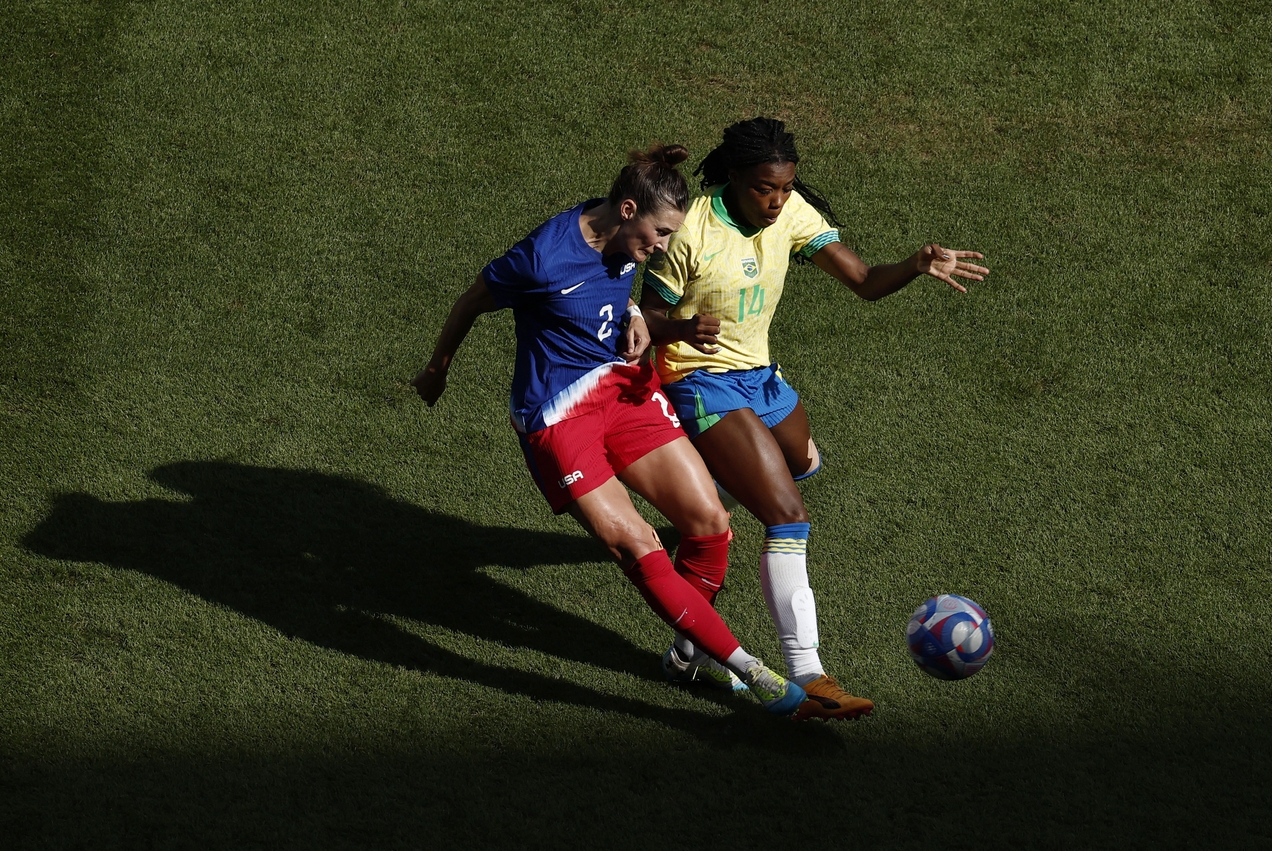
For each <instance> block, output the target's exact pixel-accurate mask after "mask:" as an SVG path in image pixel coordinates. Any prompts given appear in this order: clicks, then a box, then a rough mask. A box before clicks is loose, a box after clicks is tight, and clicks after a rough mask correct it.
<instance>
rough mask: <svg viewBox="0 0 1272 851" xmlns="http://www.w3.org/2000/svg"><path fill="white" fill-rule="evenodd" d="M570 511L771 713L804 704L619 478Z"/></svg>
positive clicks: (669, 617)
mask: <svg viewBox="0 0 1272 851" xmlns="http://www.w3.org/2000/svg"><path fill="white" fill-rule="evenodd" d="M566 510H568V511H569V512H570V514H571V515H572V516H573V517H574V518H575V519H576V520H578V522H579V523H580V525H582V526H583V528H584V529H586V530H587V531H588V532H590V533H591V534H592V535H593V536H595V537H596V538H597V539H598V540H600V541H601V543H603V544H605V546H606V547H607V548H608V549H609V550H610V552H611V553H612V554H613V555H614V557H615V559H616V560H617V561H618V562H619V564H620V565H621V566H622V568H623V572H624V573H625V574H626V575H627V577H628V579H630V580H631V582H632V584H633V585H635V586H636V589H637V590H638V591H639V592H640V594H641V596H642V597H643V598H644V599H645V602H646V603H648V604H649V607H650V608H651V609H653V610H654V612H655V613H656V614H657V615H658V616H659V617H660V618H662V620H663V621H664V622H665V623H667V624H668V625H669V626H671V627H672V628H673V629H676V630H679V631H683V632H684V633H685V634H686V635H688V636H689V637H690V639H691V640H692V641H693V642H694V644H695V645H696V646H697V647H700V648H702V649H703V650H705V651H706V652H707V653H708V654H709V655H710V656H711V657H712V658H713V659H715V660H716V661H717V662H719V663H721V664H723V665H725V666H726V667H727V668H729V669H730V670H731V671H733V672H734V673H736V674H737V676H738V677H739V678H740V679H741V680H742V681H743V682H745V683H746V684H747V685H748V686H749V687H750V689H751V691H752V692H753V693H754V694H755V696H756V697H757V698H759V700H760V702H761V703H763V704H764V706H765V708H766V709H768V710H769V711H770V712H773V713H776V714H780V715H788V714H791V713H793V712H795V711H796V710H797V709H799V708H800V706H801V705H802V704H803V703H804V702H805V700H806V695H805V693H804V690H803V689H802V688H801V687H800V686H798V685H796V684H795V683H793V682H788V681H787V680H786V679H785V678H783V677H781V676H780V675H779V674H777V673H776V672H774V671H772V670H770V669H769V668H768V667H767V666H765V665H764V663H763V662H761V661H760V660H759V659H757V658H755V657H754V656H752V655H751V654H749V653H747V652H746V651H745V650H744V649H743V648H742V646H741V644H740V643H739V642H738V640H737V639H736V638H735V637H734V636H733V633H732V632H731V631H730V630H729V628H728V626H727V625H725V623H724V620H723V619H722V618H721V617H720V615H719V613H718V612H716V610H715V609H714V608H712V606H711V604H710V603H708V602H707V601H706V599H704V598H703V596H702V595H701V594H700V593H699V592H698V591H697V590H696V589H694V588H693V587H692V586H691V585H690V584H689V583H688V582H686V581H685V579H684V577H682V576H681V575H680V574H678V573H677V572H676V571H675V569H674V568H673V567H672V564H671V559H670V557H669V556H668V555H667V551H666V550H664V549H663V548H662V545H661V543H660V542H659V540H658V536H657V534H656V533H655V532H654V529H653V527H651V526H650V525H649V524H648V523H646V522H645V520H644V518H643V517H641V516H640V514H639V512H637V511H636V508H635V506H634V505H632V502H631V498H630V497H629V496H628V495H627V490H626V489H625V488H624V487H623V485H622V483H621V482H620V481H619V480H618V479H616V478H610V479H609V480H607V481H606V482H605V483H604V484H602V485H600V486H599V487H596V488H594V489H593V490H590V491H588V492H587V493H586V494H583V495H582V496H580V497H579V498H578V499H576V500H575V501H574V502H573V503H571V504H570V505H569V506H568V507H567V509H566Z"/></svg>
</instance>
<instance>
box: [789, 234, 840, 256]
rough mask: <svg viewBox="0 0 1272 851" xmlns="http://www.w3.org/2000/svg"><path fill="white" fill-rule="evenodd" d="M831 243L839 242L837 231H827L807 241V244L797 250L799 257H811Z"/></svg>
mask: <svg viewBox="0 0 1272 851" xmlns="http://www.w3.org/2000/svg"><path fill="white" fill-rule="evenodd" d="M832 242H839V231H837V230H828V231H826V232H825V233H819V234H817V236H815V237H813V238H812V239H810V240H809V241H808V244H807V245H805V246H804V247H803V248H801V249H800V250H799V252H798V253H799V255H800V256H801V257H812V256H813V255H814V254H816V253H817V252H818V251H821V250H822V249H823V248H825V247H826V246H827V245H830V244H831V243H832Z"/></svg>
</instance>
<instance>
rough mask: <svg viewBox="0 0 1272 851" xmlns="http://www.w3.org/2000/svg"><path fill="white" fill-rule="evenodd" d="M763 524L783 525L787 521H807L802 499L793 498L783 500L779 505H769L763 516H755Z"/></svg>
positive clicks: (806, 511)
mask: <svg viewBox="0 0 1272 851" xmlns="http://www.w3.org/2000/svg"><path fill="white" fill-rule="evenodd" d="M757 519H758V520H759V521H760V522H761V523H763V524H764V525H765V526H783V525H785V524H787V523H807V522H808V509H806V508H805V507H804V500H802V499H800V500H795V501H789V502H783V503H782V504H780V505H774V506H771V507H770V508H769V509H768V510H767V511H766V512H764V516H763V517H760V518H757Z"/></svg>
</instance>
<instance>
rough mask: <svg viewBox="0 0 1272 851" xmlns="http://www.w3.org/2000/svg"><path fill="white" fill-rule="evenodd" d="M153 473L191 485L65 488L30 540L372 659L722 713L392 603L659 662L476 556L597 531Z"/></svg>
mask: <svg viewBox="0 0 1272 851" xmlns="http://www.w3.org/2000/svg"><path fill="white" fill-rule="evenodd" d="M151 478H152V479H154V480H155V481H156V482H159V483H160V484H162V485H164V486H165V487H168V488H171V489H172V490H174V491H178V492H180V493H183V494H187V495H189V497H190V499H188V500H186V501H179V500H164V499H148V500H143V501H140V502H131V503H112V502H103V501H101V500H99V499H97V498H96V497H93V496H90V495H87V494H66V495H62V496H60V497H58V499H57V500H56V502H55V503H54V505H53V508H52V510H51V511H50V513H49V516H48V517H47V518H46V519H45V520H44V521H43V522H41V523H40V524H39V526H37V527H36V528H35V529H34V530H33V531H32V532H31V533H30V534H29V535H27V537H26V538H25V539H24V542H23V543H24V545H25V546H26V547H27V548H28V549H30V550H32V551H33V552H36V553H39V554H41V555H44V556H48V557H51V558H57V559H68V560H75V561H92V562H101V563H104V564H108V565H111V566H113V567H118V568H127V569H130V570H136V571H140V572H142V573H146V574H149V575H151V576H154V577H156V578H159V579H162V580H165V581H167V582H171V583H173V584H175V585H178V586H180V587H181V588H184V589H186V590H188V591H190V592H191V593H194V594H197V595H198V596H200V597H202V598H204V599H206V600H209V601H212V602H216V603H221V604H224V605H226V606H229V607H231V608H233V609H235V610H237V611H239V612H242V613H243V614H245V615H248V616H249V617H252V618H255V619H257V620H260V621H262V622H264V623H267V624H269V625H271V626H273V627H274V628H276V629H278V630H279V631H281V632H283V633H285V634H287V635H289V636H294V637H296V638H300V639H304V640H306V641H310V642H312V643H314V644H317V645H321V646H323V647H329V648H331V649H333V650H337V651H340V652H342V653H348V654H351V655H354V656H358V657H361V658H364V659H369V660H373V661H377V662H383V663H385V664H389V665H396V666H401V667H403V668H408V669H415V670H420V671H429V672H432V673H436V674H440V675H442V676H446V677H452V678H456V679H462V680H467V681H470V682H473V683H477V684H479V685H483V686H487V687H489V688H492V689H497V690H499V691H502V692H505V693H510V694H520V695H525V696H528V697H531V698H534V699H536V700H543V701H555V702H561V703H572V704H576V705H580V706H586V707H592V708H595V709H599V710H603V711H612V712H621V713H627V714H630V715H634V716H637V717H640V718H650V719H653V720H657V721H660V722H663V723H667V724H669V725H671V726H673V727H676V728H679V729H684V730H686V731H688V732H692V733H695V734H698V735H708V736H710V735H711V733H710V728H711V727H712V726H713V725H714V724H715V723H717V722H718V719H712V718H708V717H705V716H703V715H702V714H700V713H695V712H687V711H680V710H673V709H668V708H665V707H659V706H653V705H650V704H647V703H644V702H642V701H638V700H631V699H625V698H621V697H615V696H611V695H606V694H602V693H598V692H596V691H593V690H592V689H589V688H586V687H584V686H580V685H578V684H575V683H571V682H569V681H568V680H564V679H554V678H550V677H545V676H542V675H539V674H535V673H530V672H526V671H521V670H517V669H515V668H507V667H503V666H499V665H492V664H487V663H484V662H481V661H478V660H475V659H471V658H468V657H465V656H463V655H460V654H458V653H455V652H453V651H451V650H448V649H446V648H444V647H441V646H438V645H437V644H435V643H432V642H430V641H428V640H426V639H424V638H422V637H420V636H418V635H416V634H414V633H411V632H409V631H407V630H404V629H402V628H400V627H399V626H397V625H396V624H395V623H394V622H393V621H392V620H390V619H389V618H391V617H395V616H396V617H404V618H409V619H411V620H414V621H418V622H420V623H424V624H431V625H434V626H439V627H444V628H445V629H448V630H451V631H454V632H457V633H464V634H467V635H472V636H476V637H478V638H480V639H483V640H486V641H493V642H499V643H500V644H503V645H505V646H508V647H512V648H527V649H531V650H535V651H539V652H541V653H545V654H549V655H551V656H556V657H559V658H562V659H569V660H573V661H577V662H581V663H584V664H587V665H596V666H602V667H609V668H612V669H615V670H618V671H621V672H624V673H627V674H631V675H632V676H636V677H642V678H654V677H657V676H658V668H657V657H656V656H654V655H653V654H651V653H650V652H649V651H648V650H646V649H643V648H640V647H637V646H636V645H634V644H632V643H631V642H630V641H629V640H627V639H626V638H624V637H623V636H621V635H618V634H616V633H615V632H613V631H611V630H609V629H607V628H605V627H603V626H601V625H599V624H597V623H594V622H592V621H589V620H587V619H585V618H582V617H579V616H577V615H574V614H571V613H569V612H564V611H562V610H560V609H557V608H555V607H553V606H550V605H547V604H545V603H543V602H540V601H539V600H536V599H534V598H533V597H531V596H528V595H526V594H524V593H522V592H521V591H518V590H516V589H515V588H510V587H509V586H507V585H504V584H503V583H500V582H498V581H496V580H494V579H492V578H490V577H489V576H486V575H485V574H483V573H482V572H481V571H480V570H479V568H481V567H484V566H488V565H502V566H506V567H513V568H523V569H524V568H529V567H533V566H535V565H540V564H561V563H566V564H570V563H579V562H597V561H603V560H604V559H605V557H606V553H605V552H604V550H603V549H601V548H600V546H599V545H598V544H597V543H596V542H595V541H593V540H592V539H590V538H587V537H584V536H582V535H563V534H556V533H544V532H534V531H527V530H520V529H508V528H503V527H498V526H481V525H476V524H473V523H469V522H468V521H466V520H463V519H461V518H458V517H451V516H448V515H445V514H438V513H435V512H430V511H425V510H423V509H421V508H419V507H417V506H413V505H410V504H408V503H404V502H401V501H398V500H395V499H392V498H390V497H388V496H387V495H386V494H384V493H383V491H381V490H380V489H379V488H377V487H375V486H373V485H369V484H366V483H364V482H359V481H354V480H351V479H345V478H339V477H335V476H329V475H324V474H321V473H314V472H306V471H297V470H283V469H272V468H262V467H251V466H244V465H238V464H231V463H224V462H193V461H190V462H181V463H177V464H170V465H167V466H163V467H159V468H157V469H155V470H154V471H153V472H152V473H151ZM615 570H617V568H615ZM633 593H635V592H633ZM650 617H653V615H652V614H651V615H650ZM737 703H738V709H739V710H740V711H742V712H743V713H746V712H747V711H749V710H756V711H758V712H760V713H761V714H763V711H762V710H761V709H760V708H759V706H758V705H755V706H752V705H750V704H748V703H746V702H741V701H738V702H737ZM763 720H765V721H769V722H770V723H771V719H770V718H768V717H765V718H764V719H763Z"/></svg>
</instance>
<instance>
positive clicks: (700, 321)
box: [640, 287, 720, 355]
mask: <svg viewBox="0 0 1272 851" xmlns="http://www.w3.org/2000/svg"><path fill="white" fill-rule="evenodd" d="M640 309H641V310H642V311H644V313H645V324H646V325H648V326H649V336H650V339H651V340H652V341H653V342H652V345H655V346H665V345H667V344H668V343H679V342H685V343H688V344H689V345H691V346H693V347H694V348H695V349H697V350H698V351H700V352H703V353H704V354H708V355H714V354H715V353H716V352H718V351H720V349H719V348H718V347H717V346H716V342H717V340H716V335H718V334H719V333H720V320H719V319H717V318H715V317H714V316H709V315H707V314H705V313H695V314H694V315H693V316H691V317H689V318H688V319H668V318H667V311H668V310H671V305H669V304H668V303H667V302H666V301H664V300H663V297H662V296H660V295H658V293H656V292H654V290H653V289H652V288H651V287H644V288H643V289H642V290H641V294H640Z"/></svg>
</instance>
